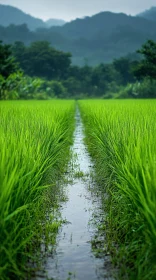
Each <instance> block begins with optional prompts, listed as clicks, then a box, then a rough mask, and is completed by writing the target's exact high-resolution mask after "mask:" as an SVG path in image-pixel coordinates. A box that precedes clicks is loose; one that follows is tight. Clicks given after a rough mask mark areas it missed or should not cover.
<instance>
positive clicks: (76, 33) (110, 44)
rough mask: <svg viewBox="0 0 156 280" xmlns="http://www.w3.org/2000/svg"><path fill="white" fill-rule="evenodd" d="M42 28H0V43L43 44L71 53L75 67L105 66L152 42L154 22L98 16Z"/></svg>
mask: <svg viewBox="0 0 156 280" xmlns="http://www.w3.org/2000/svg"><path fill="white" fill-rule="evenodd" d="M10 18H11V15H10ZM18 20H19V19H18ZM41 22H42V21H41ZM0 24H1V15H0ZM3 25H4V24H3ZM27 25H28V24H27ZM45 25H46V23H45V22H43V25H42V26H39V28H38V29H37V30H36V31H33V30H34V29H33V28H31V30H29V29H28V27H29V25H28V27H27V26H26V25H25V24H23V25H20V26H15V25H11V26H8V27H4V26H0V40H3V41H4V42H6V43H13V42H15V41H22V42H24V43H25V44H30V43H31V42H33V41H37V40H38V41H41V40H47V41H49V42H50V43H51V44H52V46H54V47H55V48H57V49H59V50H63V51H66V52H71V53H72V55H73V63H74V64H78V65H84V64H85V63H88V64H89V65H96V64H99V63H102V62H103V63H108V62H111V61H112V60H113V59H114V58H118V57H120V56H125V55H127V54H128V53H133V52H135V51H136V50H137V49H139V48H140V47H141V45H142V44H143V43H144V42H145V41H146V40H147V39H152V40H155V41H156V22H155V21H153V20H149V19H145V18H143V17H140V16H128V15H126V14H123V13H119V14H116V13H111V12H101V13H99V14H96V15H94V16H91V17H85V18H83V19H76V20H73V21H71V22H68V23H66V24H64V25H63V26H53V27H50V28H47V27H46V26H45ZM29 28H30V27H29Z"/></svg>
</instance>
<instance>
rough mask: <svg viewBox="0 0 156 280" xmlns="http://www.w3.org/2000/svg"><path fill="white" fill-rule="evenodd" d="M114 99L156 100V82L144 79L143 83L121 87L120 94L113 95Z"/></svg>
mask: <svg viewBox="0 0 156 280" xmlns="http://www.w3.org/2000/svg"><path fill="white" fill-rule="evenodd" d="M112 96H113V97H114V98H120V99H122V98H156V80H151V79H148V78H146V79H144V80H143V81H142V82H136V83H134V84H128V85H127V86H126V87H120V90H119V91H118V93H115V94H112Z"/></svg>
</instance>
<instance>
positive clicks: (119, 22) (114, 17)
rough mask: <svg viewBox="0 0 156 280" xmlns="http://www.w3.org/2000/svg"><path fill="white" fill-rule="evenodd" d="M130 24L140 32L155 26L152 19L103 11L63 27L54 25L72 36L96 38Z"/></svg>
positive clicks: (61, 31)
mask: <svg viewBox="0 0 156 280" xmlns="http://www.w3.org/2000/svg"><path fill="white" fill-rule="evenodd" d="M125 25H126V26H129V27H131V28H134V29H136V30H138V31H140V32H142V31H143V32H149V31H150V30H151V28H152V30H153V29H154V28H155V25H154V24H152V23H151V22H150V21H148V20H146V19H144V18H140V17H134V16H128V15H126V14H123V13H118V14H116V13H112V12H101V13H98V14H96V15H94V16H91V17H86V18H83V19H76V20H73V21H71V22H69V23H66V24H65V25H64V26H63V27H61V28H60V27H53V30H55V31H57V32H59V33H61V34H63V35H65V36H67V37H70V38H82V37H83V38H87V39H91V38H95V37H97V35H98V34H101V35H102V36H105V37H106V36H109V35H110V34H111V33H112V32H113V31H114V30H116V29H117V28H120V27H122V26H125Z"/></svg>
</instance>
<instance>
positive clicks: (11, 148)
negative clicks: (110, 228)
mask: <svg viewBox="0 0 156 280" xmlns="http://www.w3.org/2000/svg"><path fill="white" fill-rule="evenodd" d="M74 111H75V103H74V101H42V102H40V101H24V102H23V101H14V102H1V103H0V279H1V280H3V279H4V280H5V279H22V278H23V277H25V276H24V274H23V272H24V271H25V272H26V262H27V260H28V258H29V257H31V258H32V257H33V256H32V254H34V256H35V247H38V246H39V244H40V241H41V238H43V237H44V236H45V235H47V230H49V229H51V230H52V231H55V230H57V227H58V225H57V223H56V222H55V221H54V219H53V216H52V215H51V216H50V221H49V220H47V219H45V216H46V211H47V210H48V209H50V208H53V207H54V206H55V202H54V201H53V199H55V192H57V184H55V183H56V180H57V177H56V174H57V173H58V170H59V171H60V172H63V170H64V167H65V164H66V163H67V160H68V157H69V146H70V144H71V141H72V133H73V128H74ZM51 213H52V211H51ZM49 223H50V224H49Z"/></svg>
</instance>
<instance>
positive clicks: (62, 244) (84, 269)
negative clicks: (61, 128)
mask: <svg viewBox="0 0 156 280" xmlns="http://www.w3.org/2000/svg"><path fill="white" fill-rule="evenodd" d="M83 138H84V133H83V125H82V122H81V118H80V115H79V112H77V115H76V130H75V134H74V144H73V147H72V154H73V158H72V160H71V162H70V164H69V170H68V172H67V175H66V177H67V178H66V179H67V180H68V181H69V183H68V184H67V185H66V186H65V191H66V195H67V197H68V200H67V201H66V202H65V203H63V204H62V210H61V215H62V218H63V219H64V220H66V223H65V224H64V225H63V226H62V228H61V230H60V233H59V235H58V238H57V246H56V250H55V252H54V254H52V255H49V257H48V258H47V260H46V264H45V270H46V273H47V278H44V279H55V280H67V279H68V280H69V279H77V280H95V279H96V280H97V279H113V278H112V277H111V276H110V275H111V273H110V272H111V265H110V260H109V256H108V255H107V254H104V253H103V254H102V255H101V257H96V256H95V253H94V252H93V250H92V244H93V243H94V240H95V235H96V236H97V229H96V226H95V223H94V220H95V219H98V220H100V219H101V213H100V202H99V198H98V197H97V196H96V194H95V192H92V191H91V189H92V187H93V185H94V182H93V176H92V172H93V167H92V163H91V160H90V157H89V155H88V153H87V151H86V148H85V145H84V141H83ZM100 240H102V246H104V244H103V243H104V242H105V240H104V235H102V238H101V237H100ZM100 242H101V241H100ZM95 247H96V246H95ZM38 279H39V278H38ZM42 279H43V278H42Z"/></svg>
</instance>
